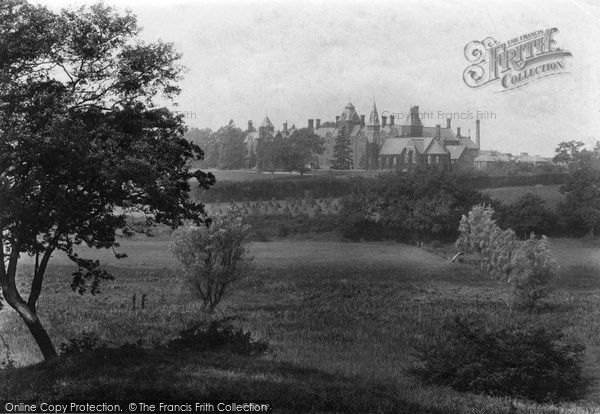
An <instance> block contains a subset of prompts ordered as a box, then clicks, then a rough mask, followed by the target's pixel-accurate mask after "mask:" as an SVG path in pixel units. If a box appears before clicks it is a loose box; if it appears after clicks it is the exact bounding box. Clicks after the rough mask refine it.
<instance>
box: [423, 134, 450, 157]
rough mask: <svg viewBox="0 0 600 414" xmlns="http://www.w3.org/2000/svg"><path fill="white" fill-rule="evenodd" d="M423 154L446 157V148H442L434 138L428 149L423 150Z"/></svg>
mask: <svg viewBox="0 0 600 414" xmlns="http://www.w3.org/2000/svg"><path fill="white" fill-rule="evenodd" d="M425 153H426V154H429V155H446V154H448V151H446V148H444V146H443V145H442V143H441V142H440V141H439V140H438V139H436V138H434V139H433V140H432V141H431V144H430V145H429V147H427V149H426V150H425Z"/></svg>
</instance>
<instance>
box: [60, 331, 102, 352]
mask: <svg viewBox="0 0 600 414" xmlns="http://www.w3.org/2000/svg"><path fill="white" fill-rule="evenodd" d="M105 348H106V345H105V344H103V343H102V342H101V341H100V337H99V336H98V335H97V334H96V333H94V332H82V333H81V334H80V335H79V336H77V337H75V338H70V339H69V340H68V341H67V342H65V343H62V344H60V353H61V354H63V355H70V354H81V353H84V352H90V351H94V350H97V349H105Z"/></svg>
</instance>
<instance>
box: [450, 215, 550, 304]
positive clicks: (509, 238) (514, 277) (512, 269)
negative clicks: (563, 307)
mask: <svg viewBox="0 0 600 414" xmlns="http://www.w3.org/2000/svg"><path fill="white" fill-rule="evenodd" d="M493 215H494V209H493V208H491V207H489V206H485V205H477V206H475V207H473V209H471V211H470V212H469V214H468V215H467V216H463V218H462V219H461V221H460V225H459V232H460V236H459V237H458V240H457V241H456V247H457V249H458V250H459V251H462V252H464V253H477V254H478V255H479V257H480V264H481V269H482V270H483V272H484V273H486V274H489V275H491V276H492V277H494V278H497V279H500V280H505V281H507V282H508V284H509V286H510V298H509V303H510V305H511V306H515V307H524V308H527V309H530V310H531V309H533V308H534V307H535V306H536V305H537V304H538V303H539V301H540V299H543V298H545V297H547V296H548V293H549V291H550V285H549V283H550V281H551V279H552V278H553V277H554V276H556V273H557V266H556V263H555V262H554V259H553V257H552V252H551V250H550V242H549V241H548V239H547V238H546V237H545V236H543V237H542V238H541V239H538V238H536V237H535V235H534V234H533V233H532V234H531V235H530V237H529V239H527V240H525V241H519V240H517V237H516V234H515V232H514V231H513V230H511V229H508V230H502V229H501V228H500V227H498V225H497V224H496V222H495V221H494V219H493V218H492V216H493Z"/></svg>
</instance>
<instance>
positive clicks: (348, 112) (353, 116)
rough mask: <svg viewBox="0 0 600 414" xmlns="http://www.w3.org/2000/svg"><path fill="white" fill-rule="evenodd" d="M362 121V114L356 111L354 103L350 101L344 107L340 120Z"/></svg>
mask: <svg viewBox="0 0 600 414" xmlns="http://www.w3.org/2000/svg"><path fill="white" fill-rule="evenodd" d="M348 121H350V122H360V116H358V114H357V113H356V110H355V109H354V105H352V104H351V103H350V102H348V105H346V107H345V108H344V112H342V115H341V116H340V122H348Z"/></svg>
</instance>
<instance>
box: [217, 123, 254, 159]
mask: <svg viewBox="0 0 600 414" xmlns="http://www.w3.org/2000/svg"><path fill="white" fill-rule="evenodd" d="M244 138H245V134H244V131H242V130H241V129H240V128H238V127H236V126H235V123H234V122H233V120H231V121H229V124H227V125H226V126H223V127H221V128H219V129H218V130H217V131H216V132H215V133H214V137H213V138H212V139H213V140H214V141H216V142H217V143H218V145H219V163H218V166H219V168H220V169H222V170H237V169H240V168H244V154H245V149H246V146H245V143H244Z"/></svg>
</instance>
